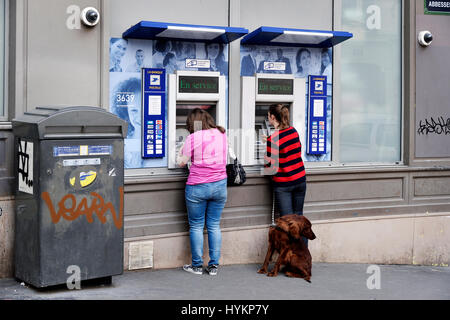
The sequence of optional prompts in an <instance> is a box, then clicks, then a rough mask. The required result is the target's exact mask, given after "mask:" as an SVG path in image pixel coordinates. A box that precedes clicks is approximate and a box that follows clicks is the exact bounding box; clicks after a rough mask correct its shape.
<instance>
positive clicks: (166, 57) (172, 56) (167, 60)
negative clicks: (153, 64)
mask: <svg viewBox="0 0 450 320" xmlns="http://www.w3.org/2000/svg"><path fill="white" fill-rule="evenodd" d="M172 58H175V55H174V54H173V53H172V52H168V53H167V54H166V56H165V57H164V60H163V66H164V67H165V66H167V65H168V64H169V61H170V59H172Z"/></svg>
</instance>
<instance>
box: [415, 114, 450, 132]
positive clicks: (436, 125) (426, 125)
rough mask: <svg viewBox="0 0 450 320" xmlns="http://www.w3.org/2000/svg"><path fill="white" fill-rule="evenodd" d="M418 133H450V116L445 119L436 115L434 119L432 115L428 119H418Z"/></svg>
mask: <svg viewBox="0 0 450 320" xmlns="http://www.w3.org/2000/svg"><path fill="white" fill-rule="evenodd" d="M417 133H418V134H419V135H421V134H424V135H428V134H432V133H434V134H438V135H441V134H443V135H448V134H450V118H447V120H445V119H444V117H442V116H441V117H438V118H437V120H435V119H434V118H433V117H431V118H430V119H425V120H420V122H419V129H418V130H417Z"/></svg>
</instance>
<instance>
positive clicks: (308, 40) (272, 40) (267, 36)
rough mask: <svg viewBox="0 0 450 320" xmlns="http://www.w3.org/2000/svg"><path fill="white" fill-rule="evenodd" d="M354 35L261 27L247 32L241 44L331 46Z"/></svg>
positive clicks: (340, 32)
mask: <svg viewBox="0 0 450 320" xmlns="http://www.w3.org/2000/svg"><path fill="white" fill-rule="evenodd" d="M352 37H353V34H352V33H350V32H345V31H323V30H307V29H287V28H275V27H260V28H258V29H256V30H255V31H253V32H252V33H249V34H247V35H246V36H245V37H244V38H243V39H242V40H241V44H258V45H270V46H285V47H312V48H330V47H333V46H335V45H337V44H339V43H341V42H343V41H345V40H348V39H350V38H352Z"/></svg>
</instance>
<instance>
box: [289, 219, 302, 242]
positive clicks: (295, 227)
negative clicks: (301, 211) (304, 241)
mask: <svg viewBox="0 0 450 320" xmlns="http://www.w3.org/2000/svg"><path fill="white" fill-rule="evenodd" d="M303 228H304V223H303V221H302V220H300V219H292V220H290V221H289V234H290V235H291V236H292V237H293V238H294V239H300V238H301V234H302V232H303Z"/></svg>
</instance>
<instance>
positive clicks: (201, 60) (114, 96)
mask: <svg viewBox="0 0 450 320" xmlns="http://www.w3.org/2000/svg"><path fill="white" fill-rule="evenodd" d="M109 66H110V69H109V71H110V73H109V74H110V95H111V97H110V112H112V113H114V114H116V115H117V116H119V117H120V118H122V119H124V120H125V121H127V122H128V135H127V137H126V139H125V164H124V165H125V168H126V169H133V168H158V167H167V165H168V161H167V157H163V158H154V159H144V158H143V157H142V145H143V141H142V140H143V139H142V132H143V128H142V126H143V123H142V68H162V69H165V73H166V84H167V76H168V75H169V74H173V73H174V72H175V70H191V71H218V72H220V74H221V75H224V76H226V77H228V45H224V44H220V43H210V44H206V43H203V42H186V41H171V40H140V39H127V40H126V39H122V38H111V39H110V64H109ZM226 83H227V88H226V92H227V95H228V81H226ZM165 99H167V95H166V96H165ZM165 105H166V106H167V101H166V102H165ZM226 105H227V106H228V98H227V101H226ZM227 109H228V108H227ZM165 111H166V112H165V114H166V115H167V110H165ZM165 122H167V118H166V119H165ZM164 128H167V126H164ZM165 130H167V129H165ZM164 136H165V138H166V139H167V132H165V134H164ZM164 145H165V146H167V143H165V144H164ZM163 154H165V155H166V154H167V150H164V152H163Z"/></svg>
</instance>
